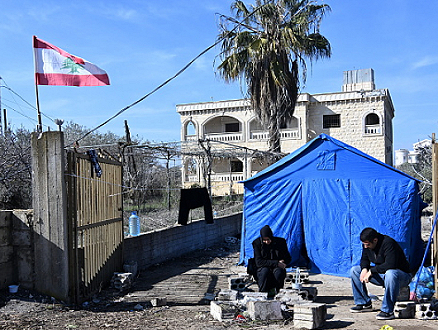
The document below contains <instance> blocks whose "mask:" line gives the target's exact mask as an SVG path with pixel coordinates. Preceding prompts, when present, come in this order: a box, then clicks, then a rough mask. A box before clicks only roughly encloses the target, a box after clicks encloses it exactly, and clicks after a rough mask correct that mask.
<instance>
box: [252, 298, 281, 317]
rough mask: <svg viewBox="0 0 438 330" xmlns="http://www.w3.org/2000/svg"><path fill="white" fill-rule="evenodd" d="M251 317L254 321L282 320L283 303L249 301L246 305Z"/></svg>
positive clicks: (275, 301)
mask: <svg viewBox="0 0 438 330" xmlns="http://www.w3.org/2000/svg"><path fill="white" fill-rule="evenodd" d="M246 308H247V311H248V313H249V316H250V317H251V319H253V320H262V321H265V320H281V319H283V314H282V313H281V302H279V301H278V300H264V301H248V303H247V304H246Z"/></svg>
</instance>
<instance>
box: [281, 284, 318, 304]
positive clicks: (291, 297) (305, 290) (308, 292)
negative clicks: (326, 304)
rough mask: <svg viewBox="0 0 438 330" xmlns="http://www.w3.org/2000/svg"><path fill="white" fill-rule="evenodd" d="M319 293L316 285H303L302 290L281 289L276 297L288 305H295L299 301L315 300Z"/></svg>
mask: <svg viewBox="0 0 438 330" xmlns="http://www.w3.org/2000/svg"><path fill="white" fill-rule="evenodd" d="M317 295H318V289H317V288H316V287H302V288H301V289H300V290H296V289H281V290H280V292H279V293H278V294H277V295H276V296H275V299H277V300H280V301H281V302H283V303H285V304H287V305H293V304H294V303H297V302H303V301H314V300H315V299H316V297H317Z"/></svg>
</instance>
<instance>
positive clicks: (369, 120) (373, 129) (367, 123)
mask: <svg viewBox="0 0 438 330" xmlns="http://www.w3.org/2000/svg"><path fill="white" fill-rule="evenodd" d="M364 133H365V134H366V135H375V134H382V124H381V120H380V116H379V115H378V114H377V113H374V112H372V113H369V114H367V115H366V116H365V118H364Z"/></svg>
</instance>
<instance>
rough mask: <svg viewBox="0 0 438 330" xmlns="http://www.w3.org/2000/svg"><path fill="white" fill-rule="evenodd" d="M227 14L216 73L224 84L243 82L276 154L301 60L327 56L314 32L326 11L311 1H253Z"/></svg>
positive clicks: (325, 43) (326, 46)
mask: <svg viewBox="0 0 438 330" xmlns="http://www.w3.org/2000/svg"><path fill="white" fill-rule="evenodd" d="M231 10H232V12H233V13H234V15H235V17H229V16H224V15H221V17H222V21H221V24H220V29H221V32H220V34H219V36H218V38H219V41H220V43H221V52H220V54H219V57H220V59H221V61H222V62H221V63H220V65H219V66H218V71H219V74H220V76H221V77H222V78H224V80H225V81H227V82H229V81H235V80H239V79H241V80H242V82H246V94H247V96H248V97H249V98H250V100H251V103H252V107H253V109H254V111H255V113H256V115H257V116H258V118H259V119H260V121H261V123H262V125H263V126H264V127H265V129H268V130H269V150H270V151H272V152H281V147H280V127H282V126H283V125H285V124H287V123H288V122H289V121H290V119H291V118H292V116H293V113H294V110H295V103H296V100H297V97H298V92H299V82H300V79H299V67H301V71H302V72H301V74H302V80H303V82H305V79H306V59H309V60H311V61H312V60H317V59H319V58H323V57H330V55H331V48H330V43H329V41H328V40H327V39H326V38H325V37H324V36H322V35H321V34H320V33H319V25H320V22H321V19H322V18H323V16H324V15H325V13H326V12H327V11H329V10H330V7H329V6H328V5H326V4H318V3H317V1H316V0H315V1H312V0H301V1H300V0H256V1H255V5H251V6H250V7H248V6H247V5H245V4H244V3H243V1H238V0H236V1H235V2H234V3H233V4H232V5H231ZM229 25H230V26H231V27H232V28H231V29H229V28H228V26H229Z"/></svg>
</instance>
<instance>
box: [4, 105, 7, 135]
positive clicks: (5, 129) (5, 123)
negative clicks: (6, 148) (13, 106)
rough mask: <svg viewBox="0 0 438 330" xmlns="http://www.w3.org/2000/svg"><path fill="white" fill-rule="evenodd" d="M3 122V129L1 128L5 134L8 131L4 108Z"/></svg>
mask: <svg viewBox="0 0 438 330" xmlns="http://www.w3.org/2000/svg"><path fill="white" fill-rule="evenodd" d="M3 123H4V125H5V126H4V127H5V128H4V130H3V132H4V134H5V135H6V133H7V132H8V121H7V118H6V109H3Z"/></svg>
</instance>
